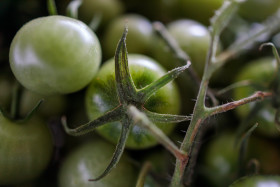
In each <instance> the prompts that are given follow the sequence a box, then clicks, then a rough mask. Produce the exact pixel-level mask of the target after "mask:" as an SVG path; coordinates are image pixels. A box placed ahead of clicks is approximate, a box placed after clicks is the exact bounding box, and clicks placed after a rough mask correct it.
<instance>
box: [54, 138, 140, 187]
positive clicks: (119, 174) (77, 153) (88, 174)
mask: <svg viewBox="0 0 280 187" xmlns="http://www.w3.org/2000/svg"><path fill="white" fill-rule="evenodd" d="M113 152H114V146H113V145H111V144H109V143H107V142H105V141H103V140H101V139H97V138H96V139H91V140H90V141H88V142H86V143H84V144H82V145H80V146H79V147H77V148H76V149H75V150H72V152H70V153H69V154H68V155H66V158H65V159H64V160H63V162H62V165H61V168H60V171H59V176H58V182H59V187H77V186H79V187H92V186H94V187H109V186H114V187H131V186H135V184H136V180H137V171H136V169H135V168H134V167H133V165H132V164H131V163H130V162H129V161H128V157H127V155H126V154H125V153H124V154H123V156H122V158H121V160H120V161H119V163H118V165H117V166H116V168H115V169H114V170H112V172H111V173H110V174H109V175H108V176H106V177H105V178H103V179H101V180H99V181H96V182H89V181H88V180H89V179H92V178H95V177H97V176H99V175H100V174H101V172H102V171H103V170H104V169H105V168H106V166H107V165H108V164H109V162H110V159H111V157H112V154H113Z"/></svg>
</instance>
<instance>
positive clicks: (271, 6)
mask: <svg viewBox="0 0 280 187" xmlns="http://www.w3.org/2000/svg"><path fill="white" fill-rule="evenodd" d="M278 8H280V1H279V0H265V1H263V0H247V1H245V2H244V3H241V5H240V8H239V14H240V15H241V16H242V17H243V18H245V19H247V20H249V21H263V20H265V19H266V18H267V17H269V16H271V15H272V14H273V13H275V12H276V11H277V9H278Z"/></svg>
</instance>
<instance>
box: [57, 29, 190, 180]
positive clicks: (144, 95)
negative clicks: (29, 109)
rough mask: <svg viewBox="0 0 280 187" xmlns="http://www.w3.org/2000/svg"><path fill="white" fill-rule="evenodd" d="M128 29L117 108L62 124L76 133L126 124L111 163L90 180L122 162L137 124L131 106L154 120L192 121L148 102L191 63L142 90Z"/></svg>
mask: <svg viewBox="0 0 280 187" xmlns="http://www.w3.org/2000/svg"><path fill="white" fill-rule="evenodd" d="M127 32H128V28H127V27H125V30H124V33H123V35H122V38H121V39H120V41H119V43H118V46H117V49H116V54H115V77H116V78H115V81H116V85H117V95H118V99H119V105H118V106H117V107H116V108H114V109H112V110H110V111H108V112H107V113H105V114H104V115H103V116H101V117H99V118H97V119H95V120H93V121H90V122H88V123H86V124H84V125H81V126H80V127H78V128H75V129H71V128H69V127H68V125H67V122H66V117H65V116H64V117H62V125H63V127H64V129H65V131H66V133H68V134H70V135H73V136H78V135H83V134H86V133H88V132H90V131H93V130H94V129H95V128H96V127H99V126H101V125H103V124H106V123H108V122H113V121H119V122H121V124H122V130H121V135H120V137H119V140H118V144H117V146H116V150H115V152H114V154H113V157H112V160H111V162H110V164H109V165H108V166H107V168H106V169H105V170H104V172H103V173H102V174H101V175H100V176H99V177H97V178H95V179H89V181H97V180H100V179H102V178H103V177H105V176H106V175H107V174H108V173H109V172H110V171H111V170H112V168H114V167H115V165H116V164H117V163H118V161H119V159H120V157H121V155H122V153H123V151H124V148H125V143H126V140H127V137H128V133H129V129H130V127H131V126H132V125H133V124H134V121H133V119H132V118H131V116H130V115H129V113H128V111H127V110H128V107H129V106H130V105H135V107H136V108H137V109H138V110H140V111H142V112H143V113H145V114H146V115H147V116H148V118H150V120H151V121H152V122H161V123H175V122H181V121H186V120H189V116H181V115H173V114H159V113H155V112H151V111H148V110H147V109H145V107H144V104H145V102H146V101H147V100H148V99H149V98H150V96H151V95H152V94H153V93H154V92H156V91H157V90H159V89H160V88H161V87H163V86H164V85H166V84H167V83H169V82H171V81H172V80H174V79H175V78H176V77H178V76H179V75H180V73H182V72H183V71H184V70H186V69H187V68H188V67H189V66H190V64H187V65H185V66H182V67H178V68H175V69H174V70H172V71H169V72H168V73H167V74H165V75H164V76H162V77H161V78H159V79H158V80H157V81H155V82H153V83H151V84H150V85H148V86H146V87H144V88H142V89H137V88H136V86H135V85H134V82H133V80H132V78H131V74H130V72H129V68H128V58H127V49H126V36H127Z"/></svg>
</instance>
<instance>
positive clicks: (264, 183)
mask: <svg viewBox="0 0 280 187" xmlns="http://www.w3.org/2000/svg"><path fill="white" fill-rule="evenodd" d="M249 186H250V187H278V186H280V176H278V175H253V176H247V177H242V178H241V179H239V180H237V181H236V182H234V183H233V184H231V185H230V187H249Z"/></svg>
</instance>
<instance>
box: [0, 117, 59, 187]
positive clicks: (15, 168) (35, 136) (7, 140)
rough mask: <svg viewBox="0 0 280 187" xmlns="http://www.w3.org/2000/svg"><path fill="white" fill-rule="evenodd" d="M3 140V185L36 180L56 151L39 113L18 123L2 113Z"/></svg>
mask: <svg viewBox="0 0 280 187" xmlns="http://www.w3.org/2000/svg"><path fill="white" fill-rule="evenodd" d="M0 139H1V141H0V155H1V157H0V173H1V175H0V185H13V184H21V183H25V182H28V181H31V180H34V179H35V178H37V177H38V176H39V175H40V174H42V172H43V171H44V170H45V169H46V168H47V167H48V164H49V162H50V160H51V157H52V152H53V142H52V137H51V134H50V131H49V129H48V128H47V126H46V125H45V124H44V122H42V121H41V120H40V119H39V118H36V116H34V117H32V118H31V119H30V120H29V121H27V122H25V123H17V122H13V121H10V120H8V119H6V118H5V117H4V116H3V115H2V113H0Z"/></svg>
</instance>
